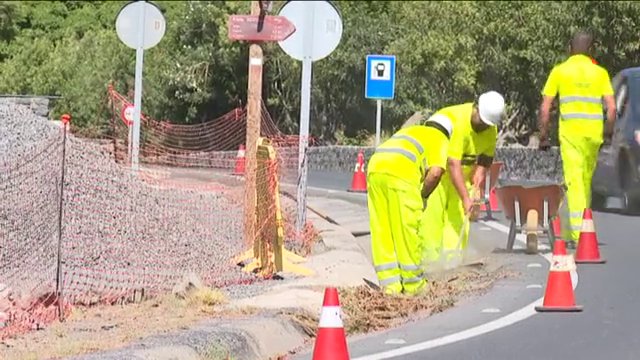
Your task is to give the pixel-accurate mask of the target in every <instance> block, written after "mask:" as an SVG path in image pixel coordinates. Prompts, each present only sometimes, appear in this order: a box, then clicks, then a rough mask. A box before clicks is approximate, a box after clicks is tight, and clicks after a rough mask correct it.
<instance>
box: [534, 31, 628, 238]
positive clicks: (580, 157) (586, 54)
mask: <svg viewBox="0 0 640 360" xmlns="http://www.w3.org/2000/svg"><path fill="white" fill-rule="evenodd" d="M592 43H593V38H592V36H591V35H590V34H589V33H587V32H584V31H579V32H577V33H576V34H575V35H574V36H573V38H572V40H571V43H570V54H571V55H570V56H569V58H568V59H567V60H565V61H564V62H562V63H560V64H558V65H556V66H554V67H553V69H552V70H551V73H550V74H549V78H548V79H547V82H546V84H545V85H544V89H543V90H542V103H541V105H540V113H539V121H540V145H539V147H540V149H542V150H547V149H549V147H550V142H549V112H550V109H551V104H552V103H553V100H554V98H555V97H556V95H559V103H560V107H559V108H560V109H559V110H560V119H559V121H558V122H559V124H558V140H559V142H560V156H561V158H562V168H563V173H564V182H565V185H566V186H567V194H566V195H567V196H566V197H567V202H566V203H567V208H568V214H567V212H565V211H562V212H561V217H563V218H564V221H561V224H562V228H563V230H562V237H563V239H564V240H565V241H566V242H567V247H569V248H575V246H576V244H577V241H578V239H579V237H580V228H581V226H582V215H583V212H584V209H585V208H589V207H591V178H592V176H593V173H594V171H595V168H596V163H597V160H598V152H599V149H600V146H601V145H602V143H603V142H604V141H607V142H609V141H610V140H611V136H612V134H613V128H614V124H615V120H616V104H615V101H614V98H613V88H612V86H611V80H610V79H609V73H608V72H607V70H606V69H604V68H603V67H601V66H599V65H597V64H595V63H594V61H593V60H592V58H591V54H590V53H591V50H592ZM603 99H604V102H605V103H606V106H607V121H606V124H605V123H604V121H603V106H602V102H603ZM567 215H568V216H567ZM567 217H568V221H567Z"/></svg>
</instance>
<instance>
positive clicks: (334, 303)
mask: <svg viewBox="0 0 640 360" xmlns="http://www.w3.org/2000/svg"><path fill="white" fill-rule="evenodd" d="M340 312H341V310H340V301H339V300H338V290H337V289H336V288H333V287H330V288H326V289H325V290H324V301H323V302H322V313H321V315H320V324H319V325H318V333H317V335H316V343H315V345H314V347H313V360H325V359H326V360H329V359H331V360H342V359H346V360H349V349H348V348H347V338H346V337H345V333H344V327H343V325H342V318H341V317H340Z"/></svg>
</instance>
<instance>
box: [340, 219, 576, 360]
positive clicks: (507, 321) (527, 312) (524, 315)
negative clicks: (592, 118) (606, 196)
mask: <svg viewBox="0 0 640 360" xmlns="http://www.w3.org/2000/svg"><path fill="white" fill-rule="evenodd" d="M479 222H482V223H484V224H485V225H487V226H490V227H492V228H494V229H496V230H498V231H501V232H503V233H507V234H508V233H509V228H508V227H506V226H504V225H502V224H500V223H497V222H494V221H482V220H480V221H479ZM524 239H525V237H524V235H523V234H518V235H517V236H516V240H517V241H518V242H519V243H520V244H522V245H523V246H524V245H525V244H526V243H525V240H524ZM540 247H541V248H543V249H544V248H545V247H546V249H545V250H547V249H549V247H548V246H546V244H540ZM538 255H540V256H542V257H543V258H544V259H545V260H547V261H548V262H549V263H551V254H546V255H543V254H538ZM571 280H573V281H572V285H573V289H574V290H575V288H576V286H577V285H578V273H576V272H575V271H572V272H571ZM543 300H544V296H543V297H541V298H539V299H537V300H536V301H534V302H532V303H530V304H529V305H526V306H525V307H523V308H521V309H519V310H516V311H514V312H512V313H510V314H507V315H505V316H503V317H501V318H498V319H495V320H493V321H489V322H487V323H484V324H480V325H478V326H474V327H472V328H469V329H466V330H463V331H460V332H457V333H454V334H450V335H446V336H442V337H439V338H436V339H432V340H428V341H423V342H420V343H417V344H413V345H408V346H403V347H399V348H397V349H392V350H388V351H383V352H379V353H376V354H370V355H366V356H361V357H358V358H354V359H352V360H377V359H388V358H392V357H396V356H401V355H406V354H412V353H416V352H420V351H425V350H428V349H432V348H435V347H438V346H443V345H447V344H452V343H455V342H458V341H462V340H466V339H470V338H473V337H476V336H480V335H483V334H487V333H489V332H492V331H495V330H498V329H502V328H504V327H507V326H509V325H513V324H515V323H517V322H520V321H522V320H525V319H528V318H530V317H531V316H533V315H535V314H537V312H536V310H535V308H534V307H535V306H538V305H541V304H542V301H543Z"/></svg>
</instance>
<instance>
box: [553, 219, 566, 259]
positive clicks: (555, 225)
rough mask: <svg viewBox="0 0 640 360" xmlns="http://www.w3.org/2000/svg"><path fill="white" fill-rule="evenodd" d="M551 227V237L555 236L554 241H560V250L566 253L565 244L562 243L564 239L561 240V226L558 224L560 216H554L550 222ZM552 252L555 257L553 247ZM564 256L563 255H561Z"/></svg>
mask: <svg viewBox="0 0 640 360" xmlns="http://www.w3.org/2000/svg"><path fill="white" fill-rule="evenodd" d="M551 226H552V227H553V235H554V236H555V238H556V240H562V248H563V249H565V250H564V251H565V253H566V245H567V243H566V242H565V241H564V239H563V238H562V224H561V223H560V215H556V216H555V218H554V219H553V221H551ZM554 244H555V242H554ZM553 251H554V253H553V254H554V255H556V253H555V247H554V248H553ZM562 255H564V254H562Z"/></svg>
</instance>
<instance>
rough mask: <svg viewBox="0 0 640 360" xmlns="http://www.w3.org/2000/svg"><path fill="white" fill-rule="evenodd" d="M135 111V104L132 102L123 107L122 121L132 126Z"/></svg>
mask: <svg viewBox="0 0 640 360" xmlns="http://www.w3.org/2000/svg"><path fill="white" fill-rule="evenodd" d="M134 111H135V106H134V105H132V104H129V105H127V106H125V107H123V108H122V114H120V117H121V118H122V122H124V124H125V125H127V126H131V125H132V124H133V118H134V116H133V114H134Z"/></svg>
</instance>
